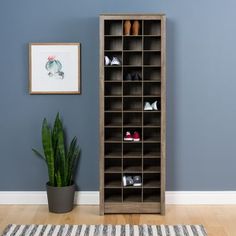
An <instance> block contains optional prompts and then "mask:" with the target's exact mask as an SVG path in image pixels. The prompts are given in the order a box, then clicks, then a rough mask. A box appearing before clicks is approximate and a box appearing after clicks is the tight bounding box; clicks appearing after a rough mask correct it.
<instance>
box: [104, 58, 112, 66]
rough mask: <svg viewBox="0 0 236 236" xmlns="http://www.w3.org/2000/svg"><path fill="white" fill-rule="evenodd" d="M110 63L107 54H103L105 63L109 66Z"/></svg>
mask: <svg viewBox="0 0 236 236" xmlns="http://www.w3.org/2000/svg"><path fill="white" fill-rule="evenodd" d="M110 64H111V60H110V58H109V57H108V56H105V65H106V66H109V65H110Z"/></svg>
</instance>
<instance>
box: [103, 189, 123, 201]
mask: <svg viewBox="0 0 236 236" xmlns="http://www.w3.org/2000/svg"><path fill="white" fill-rule="evenodd" d="M104 200H105V202H115V203H116V202H122V190H121V188H111V189H109V188H106V189H105V199H104Z"/></svg>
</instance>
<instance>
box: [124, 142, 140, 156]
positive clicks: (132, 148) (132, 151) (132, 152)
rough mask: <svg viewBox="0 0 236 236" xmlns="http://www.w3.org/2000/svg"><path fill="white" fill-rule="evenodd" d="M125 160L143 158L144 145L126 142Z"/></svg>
mask: <svg viewBox="0 0 236 236" xmlns="http://www.w3.org/2000/svg"><path fill="white" fill-rule="evenodd" d="M123 156H124V158H126V157H127V158H136V157H137V158H138V157H141V156H142V143H135V142H129V143H128V142H125V143H123Z"/></svg>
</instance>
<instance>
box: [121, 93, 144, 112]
mask: <svg viewBox="0 0 236 236" xmlns="http://www.w3.org/2000/svg"><path fill="white" fill-rule="evenodd" d="M123 110H124V112H126V111H142V98H140V97H129V98H128V97H124V98H123Z"/></svg>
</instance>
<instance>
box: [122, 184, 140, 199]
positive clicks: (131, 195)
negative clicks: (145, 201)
mask: <svg viewBox="0 0 236 236" xmlns="http://www.w3.org/2000/svg"><path fill="white" fill-rule="evenodd" d="M123 202H142V189H141V188H134V187H125V188H124V189H123Z"/></svg>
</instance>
